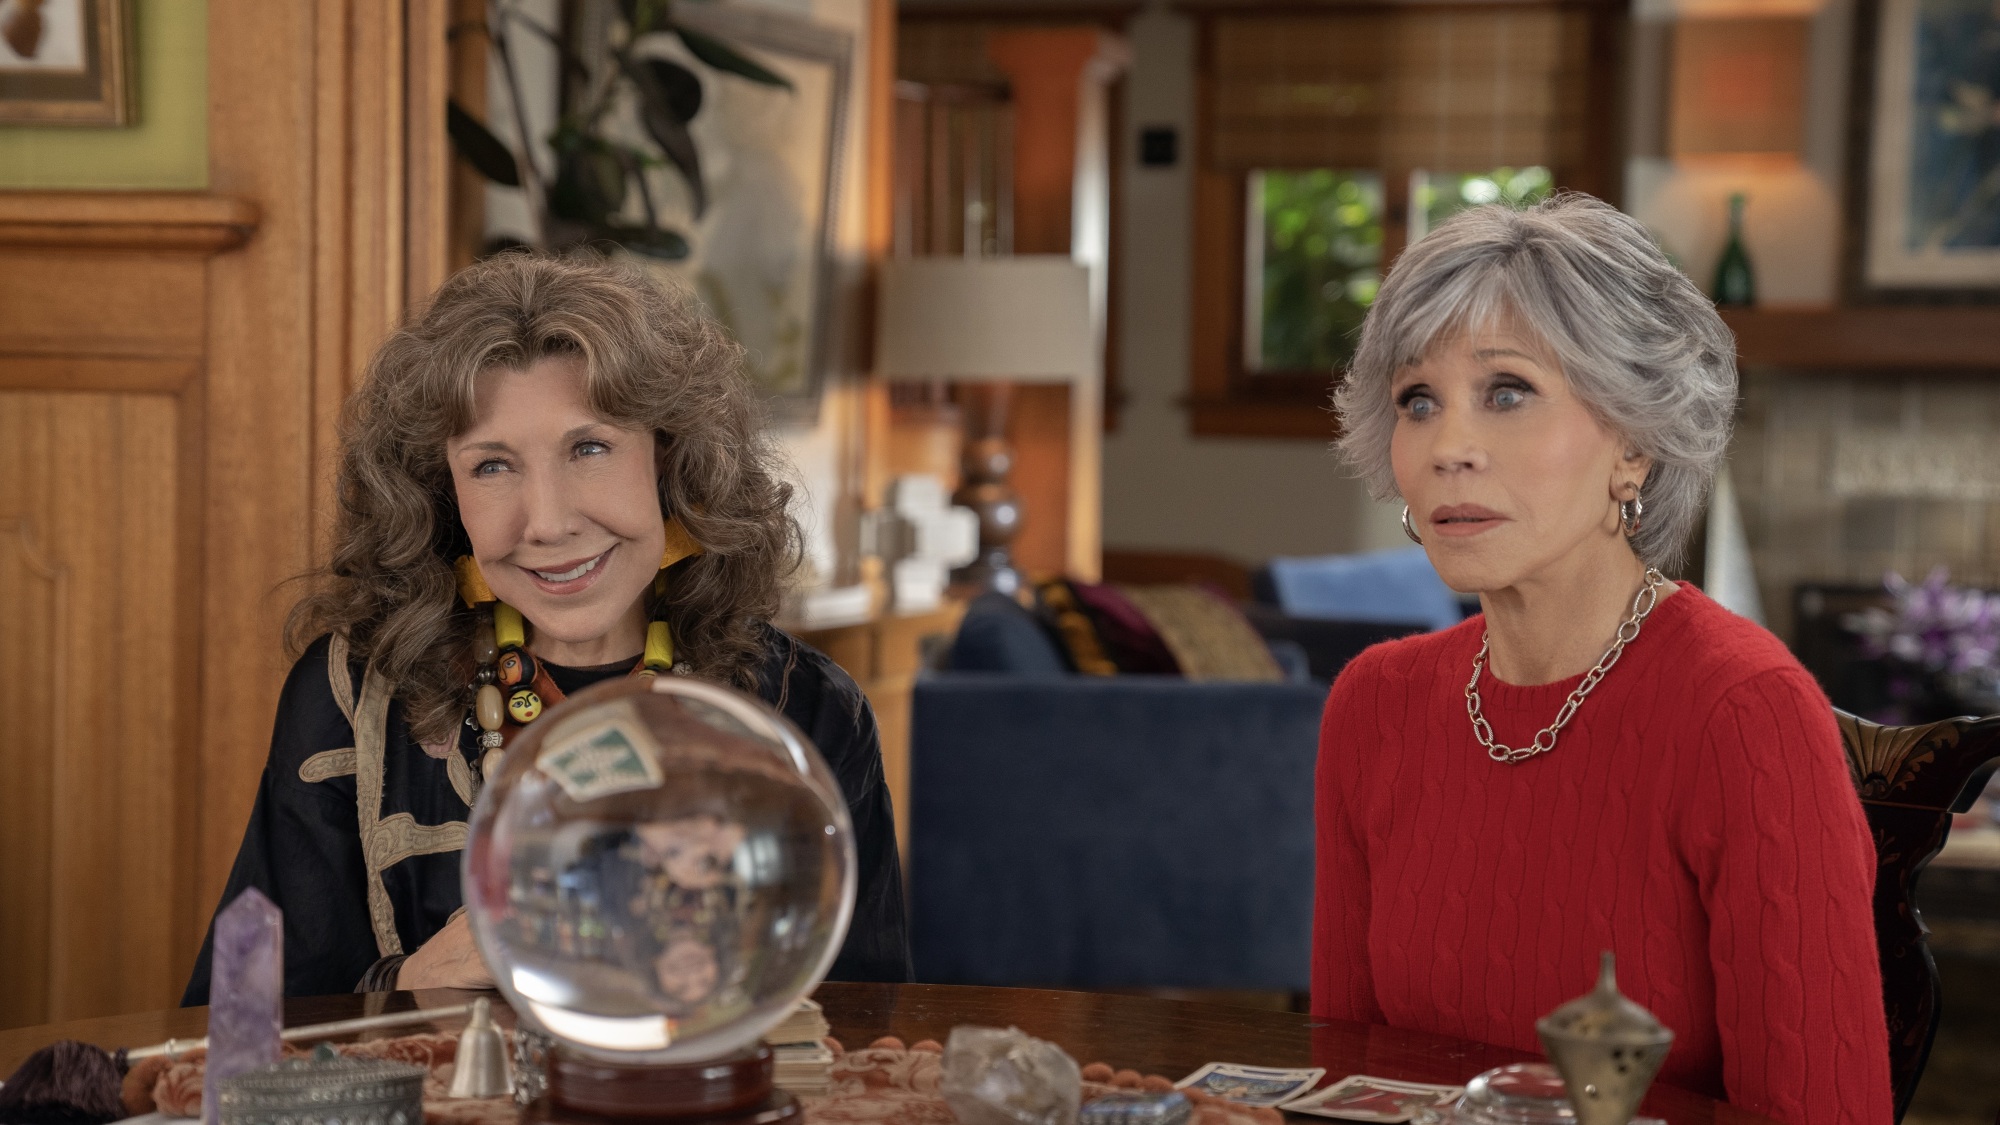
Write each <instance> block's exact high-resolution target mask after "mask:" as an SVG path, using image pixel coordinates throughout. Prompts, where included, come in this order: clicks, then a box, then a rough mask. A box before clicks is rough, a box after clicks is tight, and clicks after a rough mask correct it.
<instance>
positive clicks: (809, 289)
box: [650, 4, 854, 422]
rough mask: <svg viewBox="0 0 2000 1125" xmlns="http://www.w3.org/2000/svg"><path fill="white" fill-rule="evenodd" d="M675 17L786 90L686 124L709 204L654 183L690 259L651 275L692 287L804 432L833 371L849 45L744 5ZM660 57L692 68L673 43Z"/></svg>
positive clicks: (769, 89)
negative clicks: (737, 51)
mask: <svg viewBox="0 0 2000 1125" xmlns="http://www.w3.org/2000/svg"><path fill="white" fill-rule="evenodd" d="M674 18H675V19H676V20H677V21H679V22H680V24H682V25H683V26H686V27H691V28H694V29H695V30H697V31H701V32H706V33H708V34H710V35H713V36H716V37H718V38H721V39H723V40H725V41H727V42H730V43H733V44H737V45H738V46H741V47H747V48H749V49H751V50H752V51H753V52H754V53H755V55H756V58H757V61H758V62H759V64H760V65H762V66H764V67H766V68H768V69H770V70H771V71H773V72H775V73H777V74H778V75H781V76H782V77H783V78H784V80H785V83H786V85H785V86H783V87H776V86H770V85H760V84H756V83H750V82H743V81H740V80H735V79H728V80H723V81H718V82H715V83H713V85H712V87H711V89H710V92H709V95H708V105H707V107H706V108H704V109H703V111H702V114H701V116H699V117H697V118H696V119H695V120H694V122H693V123H692V124H691V125H690V131H691V132H692V133H693V135H694V139H695V142H696V144H697V145H698V146H699V148H700V151H701V154H702V155H701V160H702V164H703V165H704V169H705V174H706V175H707V177H708V180H709V195H710V201H709V204H708V206H707V208H706V209H705V210H697V209H695V208H693V207H691V206H690V201H689V199H688V197H687V194H686V192H685V191H684V190H683V188H682V186H681V184H680V181H678V180H677V179H675V178H673V177H671V176H669V175H668V174H667V173H666V172H665V170H664V169H662V170H660V171H658V172H656V173H655V174H654V180H653V182H654V191H655V192H656V193H657V195H658V197H659V202H660V209H661V215H662V217H663V218H664V219H666V220H667V221H668V222H669V223H671V224H674V225H676V226H678V227H679V228H680V229H684V230H687V231H689V232H690V237H689V241H690V242H691V243H692V245H693V249H692V252H691V253H690V254H689V255H688V256H687V257H686V258H685V259H683V260H681V261H678V262H673V263H650V264H651V265H652V267H653V268H655V269H659V270H662V271H663V272H667V273H671V274H674V275H676V276H678V277H680V278H681V279H682V280H684V281H686V282H687V283H689V284H692V285H693V286H694V288H695V290H696V291H697V292H699V293H700V294H701V297H702V300H703V301H704V302H705V303H706V304H707V305H708V307H709V309H710V310H711V311H712V312H714V313H715V315H716V316H717V317H718V318H720V319H721V320H722V322H723V323H724V324H725V325H727V326H728V328H729V331H730V334H731V335H733V336H735V337H736V339H737V341H738V342H739V343H741V344H742V345H743V348H744V352H745V360H746V363H747V366H748V368H749V372H750V378H751V381H752V383H753V384H754V385H755V386H756V387H757V388H758V390H759V391H761V392H762V393H763V395H764V396H765V398H766V400H767V403H768V405H769V409H770V411H771V416H772V417H773V418H774V419H777V420H780V421H786V422H810V421H812V420H813V419H815V418H817V417H818V413H819V403H820V391H821V389H822V388H823V387H824V385H825V382H826V377H827V373H828V371H829V370H830V369H831V368H832V367H833V366H834V365H835V364H836V362H837V357H836V350H835V343H836V341H835V335H836V325H835V321H836V320H837V314H836V305H837V293H836V288H837V284H838V278H837V276H836V268H835V261H834V247H835V243H836V235H837V231H836V229H835V228H836V225H837V223H838V217H839V213H840V212H839V206H840V184H841V177H842V169H843V163H844V161H843V156H844V148H845V144H846V132H847V103H848V91H849V86H850V83H851V75H850V68H851V66H852V58H853V50H854V44H853V37H852V36H851V35H850V34H849V33H848V32H846V31H843V30H840V29H838V28H834V27H829V26H826V25H823V24H818V23H815V22H812V21H810V20H806V19H803V18H800V17H798V16H795V15H792V14H791V13H788V12H783V11H773V10H768V9H762V8H757V7H752V6H750V5H742V6H731V5H723V4H681V5H678V6H676V7H675V9H674ZM659 50H660V53H661V54H662V55H663V56H665V57H677V58H679V59H680V60H681V61H683V62H691V61H692V59H691V58H690V57H688V56H687V55H686V54H685V51H684V48H683V47H682V46H681V45H679V44H675V43H669V42H662V43H661V44H660V47H659Z"/></svg>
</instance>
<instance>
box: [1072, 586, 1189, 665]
mask: <svg viewBox="0 0 2000 1125" xmlns="http://www.w3.org/2000/svg"><path fill="white" fill-rule="evenodd" d="M1069 588H1070V592H1071V593H1073V594H1074V595H1075V596H1076V600H1077V603H1078V604H1079V605H1081V606H1082V607H1083V612H1084V613H1086V614H1088V615H1089V617H1090V622H1091V624H1092V625H1094V626H1095V627H1096V629H1097V639H1098V642H1099V643H1100V644H1102V645H1103V646H1104V651H1105V654H1106V655H1107V656H1109V657H1111V662H1112V663H1113V664H1116V665H1117V666H1118V670H1119V671H1120V672H1144V673H1152V674H1156V675H1166V676H1178V675H1180V674H1181V666H1180V662H1179V661H1177V660H1175V659H1174V654H1173V650H1172V649H1169V648H1168V647H1167V642H1166V640H1165V639H1163V638H1162V637H1161V636H1160V632H1159V630H1157V629H1155V628H1153V623H1152V622H1150V621H1148V620H1146V615H1145V614H1143V613H1140V612H1139V607H1138V606H1136V605H1133V604H1132V599H1130V598H1128V597H1126V596H1125V595H1124V594H1122V593H1120V592H1119V591H1118V587H1116V586H1112V585H1109V584H1098V583H1092V582H1071V583H1069Z"/></svg>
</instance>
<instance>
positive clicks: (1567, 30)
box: [1203, 7, 1589, 179]
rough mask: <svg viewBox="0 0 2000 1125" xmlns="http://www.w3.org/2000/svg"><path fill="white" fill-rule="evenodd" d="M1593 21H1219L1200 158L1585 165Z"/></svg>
mask: <svg viewBox="0 0 2000 1125" xmlns="http://www.w3.org/2000/svg"><path fill="white" fill-rule="evenodd" d="M1588 49H1589V25H1588V16H1587V14H1586V13H1583V12H1580V11H1575V10H1571V9H1564V8H1543V7H1518V8H1516V7H1507V8H1496V9H1492V10H1466V9H1462V8H1452V9H1433V8H1416V7H1412V8H1408V9H1402V10H1386V11H1385V10H1382V9H1367V10H1361V11H1355V12H1329V13H1326V14H1315V15H1302V16H1278V15H1272V16H1217V17H1215V18H1214V24H1213V30H1212V34H1211V37H1210V39H1209V59H1208V68H1207V70H1208V73H1207V75H1206V79H1207V82H1206V85H1207V99H1206V101H1207V105H1206V107H1205V108H1206V112H1205V114H1204V122H1203V123H1204V131H1205V133H1206V137H1205V141H1206V144H1205V146H1204V153H1205V155H1206V158H1207V160H1208V161H1209V162H1210V163H1211V164H1212V165H1213V166H1215V167H1219V168H1227V169H1233V170H1238V171H1245V172H1247V171H1249V170H1251V169H1256V168H1379V169H1382V170H1383V171H1384V172H1385V174H1387V175H1388V176H1389V177H1390V178H1392V179H1393V178H1400V177H1402V176H1406V175H1407V174H1408V173H1409V172H1411V171H1414V170H1416V169H1419V168H1425V169H1431V170H1434V171H1446V172H1452V171H1456V172H1470V171H1474V170H1478V169H1487V168H1498V167H1520V166H1524V165H1541V166H1544V167H1556V168H1560V167H1563V166H1564V165H1566V164H1569V163H1572V162H1573V161H1574V160H1576V159H1577V157H1578V156H1579V150H1580V148H1581V145H1582V142H1583V131H1584V129H1583V127H1584V121H1585V115H1586V112H1587V107H1586V105H1585V99H1586V91H1587V85H1586V74H1585V69H1586V63H1587V58H1586V52H1587V51H1588Z"/></svg>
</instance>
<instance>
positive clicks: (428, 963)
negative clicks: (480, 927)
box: [396, 910, 493, 988]
mask: <svg viewBox="0 0 2000 1125" xmlns="http://www.w3.org/2000/svg"><path fill="white" fill-rule="evenodd" d="M396 987H397V988H492V987H493V973H492V971H491V970H489V969H488V968H487V967H486V962H485V961H484V960H483V959H482V958H481V957H480V956H479V947H478V946H477V945H474V944H473V941H472V924H471V923H469V922H467V921H466V920H465V911H464V910H460V911H459V912H458V913H456V914H454V915H452V916H451V920H450V921H449V922H446V923H445V924H444V929H442V930H439V931H438V932H437V933H435V934H432V935H431V940H429V941H427V942H425V943H424V944H423V945H422V946H421V947H420V948H418V950H417V951H416V952H415V953H412V954H410V959H409V960H407V961H405V962H403V967H402V969H401V970H400V971H398V972H397V974H396Z"/></svg>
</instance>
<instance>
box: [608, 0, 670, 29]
mask: <svg viewBox="0 0 2000 1125" xmlns="http://www.w3.org/2000/svg"><path fill="white" fill-rule="evenodd" d="M618 11H619V13H620V14H621V15H623V16H624V17H625V22H626V23H627V24H628V25H630V26H631V28H632V38H634V39H637V38H638V37H639V36H641V35H644V34H646V33H647V32H649V31H659V30H661V29H663V28H665V27H666V26H667V0H618Z"/></svg>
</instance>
